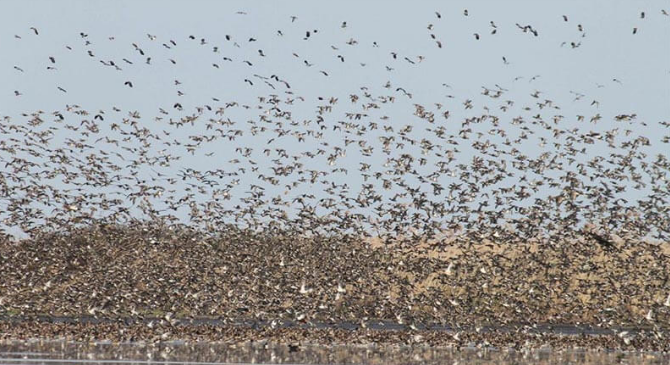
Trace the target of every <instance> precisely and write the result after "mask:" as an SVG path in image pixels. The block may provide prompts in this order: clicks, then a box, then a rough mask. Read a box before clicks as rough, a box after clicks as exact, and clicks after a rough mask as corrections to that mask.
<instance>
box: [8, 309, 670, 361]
mask: <svg viewBox="0 0 670 365" xmlns="http://www.w3.org/2000/svg"><path fill="white" fill-rule="evenodd" d="M212 321H213V320H208V321H203V322H200V323H190V322H189V320H182V321H180V320H174V319H173V320H171V321H167V320H164V319H159V318H151V319H148V318H145V319H143V320H140V319H138V318H134V319H131V318H126V319H121V318H117V319H111V318H107V319H101V318H99V319H95V318H92V317H91V318H86V317H82V318H67V319H64V318H57V317H56V318H50V319H47V318H8V317H4V318H0V344H2V343H5V344H7V343H11V342H16V341H19V342H21V341H35V340H40V341H68V342H71V341H74V342H85V343H97V342H109V343H116V344H121V343H150V344H165V343H170V342H173V341H177V342H183V341H186V342H198V343H200V342H204V343H219V342H220V343H254V342H258V341H269V342H272V343H276V344H284V345H295V344H311V345H320V346H351V345H373V344H374V345H382V346H395V345H409V346H427V347H430V348H451V349H461V348H466V347H467V348H487V349H498V350H503V349H511V350H537V349H542V348H550V349H552V350H569V349H588V350H605V351H647V352H648V351H651V352H660V353H670V341H667V339H668V338H669V337H670V336H669V335H670V329H667V328H664V329H656V330H653V329H646V328H638V329H634V328H626V329H624V328H620V329H612V328H609V329H608V328H599V329H595V328H591V327H589V326H576V325H571V326H565V325H563V326H558V325H555V326H553V327H554V328H551V327H552V326H550V325H546V326H538V327H537V328H532V327H530V326H507V327H499V328H496V327H491V326H486V327H482V328H476V329H473V328H470V327H467V326H466V327H462V328H456V327H450V328H439V329H436V328H425V329H416V330H413V329H406V328H398V327H393V328H380V327H379V326H368V327H367V328H362V327H360V326H358V327H353V326H351V327H347V326H339V325H330V326H328V327H326V326H325V325H322V326H321V327H319V326H318V324H317V325H306V324H305V325H300V326H297V325H294V324H287V323H284V324H283V325H281V326H280V325H278V326H275V327H274V328H273V327H271V326H257V325H253V324H251V323H248V322H247V323H244V322H236V323H235V322H233V323H231V322H227V323H223V322H220V323H216V324H214V323H213V322H212ZM345 327H347V328H345Z"/></svg>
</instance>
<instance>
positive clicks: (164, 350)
mask: <svg viewBox="0 0 670 365" xmlns="http://www.w3.org/2000/svg"><path fill="white" fill-rule="evenodd" d="M669 362H670V355H668V354H660V353H632V352H631V353H626V352H596V351H577V350H570V351H552V350H551V349H549V348H547V349H541V350H533V351H527V352H525V351H507V350H497V349H477V348H465V349H460V350H457V349H435V348H427V347H407V346H394V347H388V346H385V347H378V346H313V345H296V346H289V345H277V344H270V343H266V342H254V343H244V344H216V343H185V342H178V341H177V342H170V343H161V344H157V345H154V344H143V343H134V344H130V343H127V344H112V343H105V342H99V343H73V342H63V341H27V342H25V341H22V342H18V341H17V342H8V343H2V344H0V363H3V364H17V365H19V364H20V365H25V364H50V365H56V364H75V363H77V364H153V363H161V364H531V363H532V364H546V365H549V364H667V363H669Z"/></svg>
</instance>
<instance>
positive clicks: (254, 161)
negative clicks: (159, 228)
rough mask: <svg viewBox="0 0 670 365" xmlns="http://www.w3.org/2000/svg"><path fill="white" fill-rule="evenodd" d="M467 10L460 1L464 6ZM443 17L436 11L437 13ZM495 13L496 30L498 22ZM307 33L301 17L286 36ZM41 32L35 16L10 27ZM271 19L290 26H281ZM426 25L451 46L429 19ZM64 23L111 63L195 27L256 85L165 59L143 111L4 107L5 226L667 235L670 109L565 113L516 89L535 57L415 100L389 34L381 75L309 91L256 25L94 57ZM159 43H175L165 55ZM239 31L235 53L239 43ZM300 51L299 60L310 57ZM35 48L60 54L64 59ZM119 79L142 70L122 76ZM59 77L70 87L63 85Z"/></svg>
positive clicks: (0, 215) (420, 236)
mask: <svg viewBox="0 0 670 365" xmlns="http://www.w3.org/2000/svg"><path fill="white" fill-rule="evenodd" d="M665 15H667V13H666V12H665V11H663V12H662V16H665ZM240 16H245V14H244V13H242V14H240ZM463 16H466V17H467V16H471V15H470V14H469V13H468V11H467V10H465V11H463ZM640 18H642V19H644V18H645V13H642V14H641V15H640ZM441 19H442V14H441V13H439V12H436V13H435V16H434V19H433V21H434V22H439V21H440V20H441ZM562 19H563V20H562V21H565V22H568V21H569V18H568V16H566V15H563V16H562ZM299 23H300V19H299V18H298V17H291V18H290V19H288V20H287V24H288V26H294V27H295V26H298V24H299ZM490 25H491V31H490V33H491V34H492V35H493V34H496V33H497V29H499V25H497V24H496V23H495V22H494V21H491V23H490ZM516 26H517V27H518V28H519V32H521V34H524V33H525V34H530V35H531V36H534V37H541V36H542V34H541V32H540V31H538V29H537V27H535V26H533V25H524V24H518V23H517V24H516ZM347 27H348V24H347V22H346V21H344V22H342V24H341V28H347ZM433 27H434V25H433V24H432V23H431V24H429V26H428V29H429V31H432V29H433ZM578 28H579V29H580V31H581V32H582V36H585V32H584V29H583V26H582V25H581V24H579V25H578ZM635 32H637V28H636V30H635ZM318 34H319V30H318V29H308V30H305V31H304V34H301V36H300V37H299V39H297V40H298V41H308V40H309V39H310V38H312V37H315V36H317V35H318ZM40 36H43V33H41V32H40V30H39V29H38V28H36V27H31V28H30V29H29V30H26V31H25V32H22V33H21V34H17V35H16V36H15V38H16V41H17V42H21V41H23V40H25V38H26V37H40ZM260 36H261V35H259V37H260ZM273 36H277V37H288V36H289V35H288V34H285V31H282V30H279V31H277V34H276V35H273ZM430 36H431V38H432V39H434V40H435V42H436V45H437V46H438V47H440V48H441V47H443V46H444V44H443V43H444V42H442V41H441V40H440V39H439V37H438V36H436V35H435V33H430ZM475 38H476V39H475V40H478V39H479V38H480V34H479V33H477V34H475ZM74 41H76V42H78V44H77V45H76V46H71V45H66V48H67V50H68V52H71V53H72V54H73V55H72V56H69V57H68V58H70V59H72V58H77V57H78V58H80V61H79V62H89V61H90V62H96V63H98V64H99V65H100V67H102V68H104V69H107V68H111V69H114V70H117V71H125V70H126V69H132V68H136V67H138V65H143V64H147V65H153V64H156V63H166V62H169V63H170V64H177V63H178V57H177V54H178V52H179V48H180V47H182V45H183V44H187V43H189V42H190V43H192V44H195V45H197V46H200V48H199V51H198V48H193V47H191V48H189V50H190V51H189V52H201V54H202V57H201V59H208V58H207V57H210V58H211V59H212V60H215V61H214V62H213V63H212V64H211V67H213V68H216V69H220V68H224V67H225V64H226V63H229V62H238V63H240V62H242V63H244V64H245V65H246V66H248V67H249V70H251V71H250V74H251V75H250V76H246V75H243V76H240V78H241V79H243V80H240V84H239V85H235V87H239V88H250V89H251V91H252V92H255V93H256V94H255V97H254V98H255V100H254V101H253V102H244V101H236V100H221V99H219V98H217V97H212V98H211V99H210V100H206V101H203V102H202V103H200V104H199V105H194V106H193V107H190V106H189V105H188V104H187V103H185V102H182V101H180V100H181V99H179V97H181V96H182V95H185V94H186V93H187V88H186V87H185V85H186V84H188V80H185V79H183V78H182V77H181V76H180V75H174V82H173V84H174V85H173V86H174V87H175V89H176V92H177V98H176V99H174V100H171V101H169V103H167V104H168V105H169V107H168V106H164V107H160V108H158V110H157V111H156V113H155V114H153V115H149V116H147V115H146V112H142V113H140V112H139V111H135V110H124V109H123V108H122V107H117V106H110V108H109V109H102V110H100V109H96V110H90V109H87V108H85V107H84V106H80V105H75V104H69V105H67V106H66V107H65V108H63V109H60V110H48V111H43V110H39V109H40V108H39V106H37V107H36V108H35V110H34V111H30V112H24V113H21V114H20V115H6V116H3V117H2V119H1V121H0V133H1V134H2V138H0V162H1V163H0V169H1V171H2V174H1V175H0V222H1V223H2V227H3V229H4V230H5V231H6V232H8V233H16V231H17V230H19V231H20V232H23V233H28V234H30V233H33V232H35V231H36V230H44V229H46V230H51V229H54V230H58V229H63V228H67V227H72V226H81V225H87V224H91V223H93V222H100V221H102V222H110V223H128V222H131V221H134V220H167V221H172V222H188V223H189V224H193V225H195V226H197V227H201V228H203V229H205V230H210V231H216V230H217V229H218V227H223V226H225V225H226V224H230V223H234V224H236V225H238V226H240V227H247V228H250V229H253V230H268V229H270V230H271V229H275V228H281V229H290V230H293V231H295V232H300V233H303V234H306V235H313V234H334V233H337V234H341V233H347V234H354V235H363V236H368V237H370V236H373V237H381V238H382V239H385V240H387V239H388V240H395V241H398V240H409V241H413V242H416V241H417V240H420V241H425V240H434V239H439V238H441V237H446V236H453V235H457V234H461V233H474V234H476V235H479V236H482V237H483V236H485V237H495V238H500V239H503V238H504V237H516V238H521V239H527V238H530V237H545V238H550V239H551V240H554V241H555V240H558V239H561V238H565V237H575V236H583V235H585V234H586V235H588V236H589V237H592V238H593V239H594V240H595V242H597V243H598V244H601V245H603V246H610V245H612V241H613V238H612V235H613V234H617V235H618V236H620V237H626V238H627V239H633V240H634V239H641V238H645V237H654V238H657V239H660V240H667V238H668V234H670V198H669V196H670V194H669V192H670V183H669V180H668V171H669V170H670V161H669V160H668V154H667V153H664V152H663V151H666V152H667V150H668V145H667V143H668V142H669V141H670V135H665V136H661V138H658V139H655V140H654V139H653V138H652V139H650V138H649V137H651V136H645V135H644V134H645V131H647V130H648V128H647V127H648V124H647V123H660V124H661V126H662V128H664V130H667V128H668V127H670V123H669V122H668V121H658V122H645V121H644V120H640V118H638V116H637V114H635V113H630V112H622V113H615V114H613V115H611V116H606V115H602V114H601V113H600V112H599V111H598V107H599V106H600V101H598V100H595V99H593V98H592V97H589V96H588V95H586V94H584V93H579V92H572V96H573V97H574V100H572V103H573V105H571V106H570V107H571V108H577V107H578V108H582V109H581V110H583V111H584V112H583V114H579V115H568V114H565V113H564V112H563V110H562V108H561V105H559V103H558V102H557V101H554V100H552V98H551V96H550V95H549V93H547V92H542V91H538V90H535V89H532V88H531V89H529V90H527V93H525V95H527V96H526V98H525V99H523V100H519V99H518V98H515V99H516V100H512V99H511V96H510V95H511V92H510V88H514V89H515V91H516V92H524V90H525V89H524V88H525V87H527V86H528V85H530V86H531V87H532V86H533V84H532V82H533V81H534V80H536V79H537V78H539V77H540V75H536V76H534V77H532V78H529V79H530V82H528V83H525V82H524V83H523V85H522V83H521V82H518V81H519V80H520V79H522V76H519V77H517V78H515V80H514V81H513V82H512V84H511V85H506V86H501V85H497V84H496V85H495V86H492V87H482V88H481V95H479V96H477V97H468V98H464V99H463V100H458V98H457V97H456V96H454V95H447V96H446V97H438V98H437V99H436V100H420V99H418V98H416V92H415V91H414V90H412V89H411V88H410V87H409V86H408V85H400V84H398V83H396V82H395V81H394V80H393V75H394V73H393V71H394V69H395V68H396V67H398V66H396V63H397V62H406V63H407V65H412V67H420V64H421V62H422V61H424V59H425V57H424V56H411V55H403V54H401V53H400V52H396V51H394V50H390V51H389V56H388V59H384V60H383V61H382V63H383V65H373V64H372V63H371V62H367V63H361V64H360V65H361V66H362V67H376V66H379V67H382V66H383V67H384V68H385V69H386V70H387V71H389V73H388V75H389V77H388V80H383V81H380V82H379V84H378V85H369V86H363V87H360V88H359V89H356V90H351V91H349V92H348V93H346V94H342V93H340V94H336V95H327V96H320V95H305V94H302V93H301V92H300V91H299V90H297V89H296V88H295V86H294V87H292V85H294V83H293V82H292V80H291V79H290V77H289V75H280V74H279V73H278V74H272V75H269V74H264V73H263V72H262V70H258V71H257V72H254V71H255V70H254V67H255V63H256V62H257V60H260V59H262V60H263V62H267V59H269V58H271V57H272V55H271V54H270V52H268V51H265V50H263V49H256V48H255V47H254V42H256V41H257V39H256V38H255V37H251V38H248V39H246V38H245V39H238V37H236V36H235V35H230V34H226V35H225V36H224V37H223V39H222V40H221V43H217V41H214V40H210V39H207V38H205V37H202V36H196V35H188V34H186V35H184V37H182V38H179V39H168V38H165V39H163V38H162V37H161V36H159V35H153V34H147V35H146V36H145V37H144V39H143V40H142V41H137V42H134V43H132V48H130V50H129V51H126V50H123V51H121V50H119V51H118V54H116V55H113V56H105V57H102V56H98V51H97V49H96V47H95V46H96V44H97V43H98V42H99V41H100V40H99V39H94V37H93V36H89V34H87V33H86V32H81V33H80V34H79V37H78V39H75V40H73V42H74ZM105 41H106V40H105ZM108 41H111V42H113V41H115V40H114V37H109V39H108ZM359 43H360V44H359ZM156 44H160V45H159V46H158V48H161V47H162V48H164V49H165V50H169V51H170V52H172V53H171V54H173V56H170V57H167V59H162V58H161V57H162V56H159V54H161V55H162V53H159V52H157V51H156V50H155V48H156V47H154V45H156ZM579 44H580V43H579V42H573V43H572V47H573V48H574V47H577V46H579ZM368 46H369V47H373V48H379V47H382V45H380V44H378V43H377V42H373V43H372V44H370V45H363V44H362V41H360V42H359V41H358V40H357V39H354V38H350V39H349V40H347V41H346V44H343V45H333V46H332V47H331V49H332V51H333V52H334V54H336V57H337V59H338V62H339V63H342V64H344V63H346V62H349V60H347V59H346V58H345V56H344V54H345V52H344V51H341V50H340V48H343V47H368ZM194 49H195V51H193V50H194ZM235 49H241V50H244V51H245V52H246V56H243V57H240V58H237V57H236V58H233V56H231V55H229V54H231V53H232V51H230V50H235ZM249 49H252V52H251V54H253V56H251V55H249ZM236 52H237V51H236ZM293 56H294V57H295V58H296V59H298V60H299V61H300V62H302V63H303V64H304V66H305V67H312V66H314V65H315V64H314V63H312V62H311V61H310V60H308V59H305V58H301V56H299V55H298V54H297V53H293ZM44 60H45V61H44V63H45V67H47V69H49V70H50V71H53V72H58V71H59V70H58V68H59V67H60V66H61V65H60V63H61V62H63V61H61V60H58V59H56V58H55V57H54V56H45V57H44ZM503 60H504V62H505V63H508V61H507V59H506V58H505V57H503ZM3 66H7V65H3ZM13 67H14V69H15V70H16V72H20V73H28V72H30V70H27V69H26V68H25V67H23V66H21V65H20V64H16V65H13ZM331 73H332V71H331V70H319V71H317V72H315V77H316V76H317V75H320V76H323V77H325V78H326V79H325V80H328V79H327V77H328V76H329V75H330V74H331ZM612 82H613V83H621V81H620V80H618V79H616V78H614V79H613V80H612ZM123 85H124V87H126V88H138V82H137V81H136V80H133V79H126V80H125V81H124V82H123ZM612 85H614V84H612ZM56 87H57V90H58V92H61V93H68V87H67V85H56ZM443 87H444V90H449V89H450V88H451V86H450V85H448V84H443ZM25 92H26V91H22V90H16V91H15V92H14V93H15V95H16V96H17V97H23V96H24V93H25ZM54 92H56V91H55V90H54ZM245 92H248V90H247V91H245ZM189 159H190V160H189ZM189 161H197V162H198V163H194V164H191V163H190V162H189ZM201 165H205V166H206V168H200V166H201Z"/></svg>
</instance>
